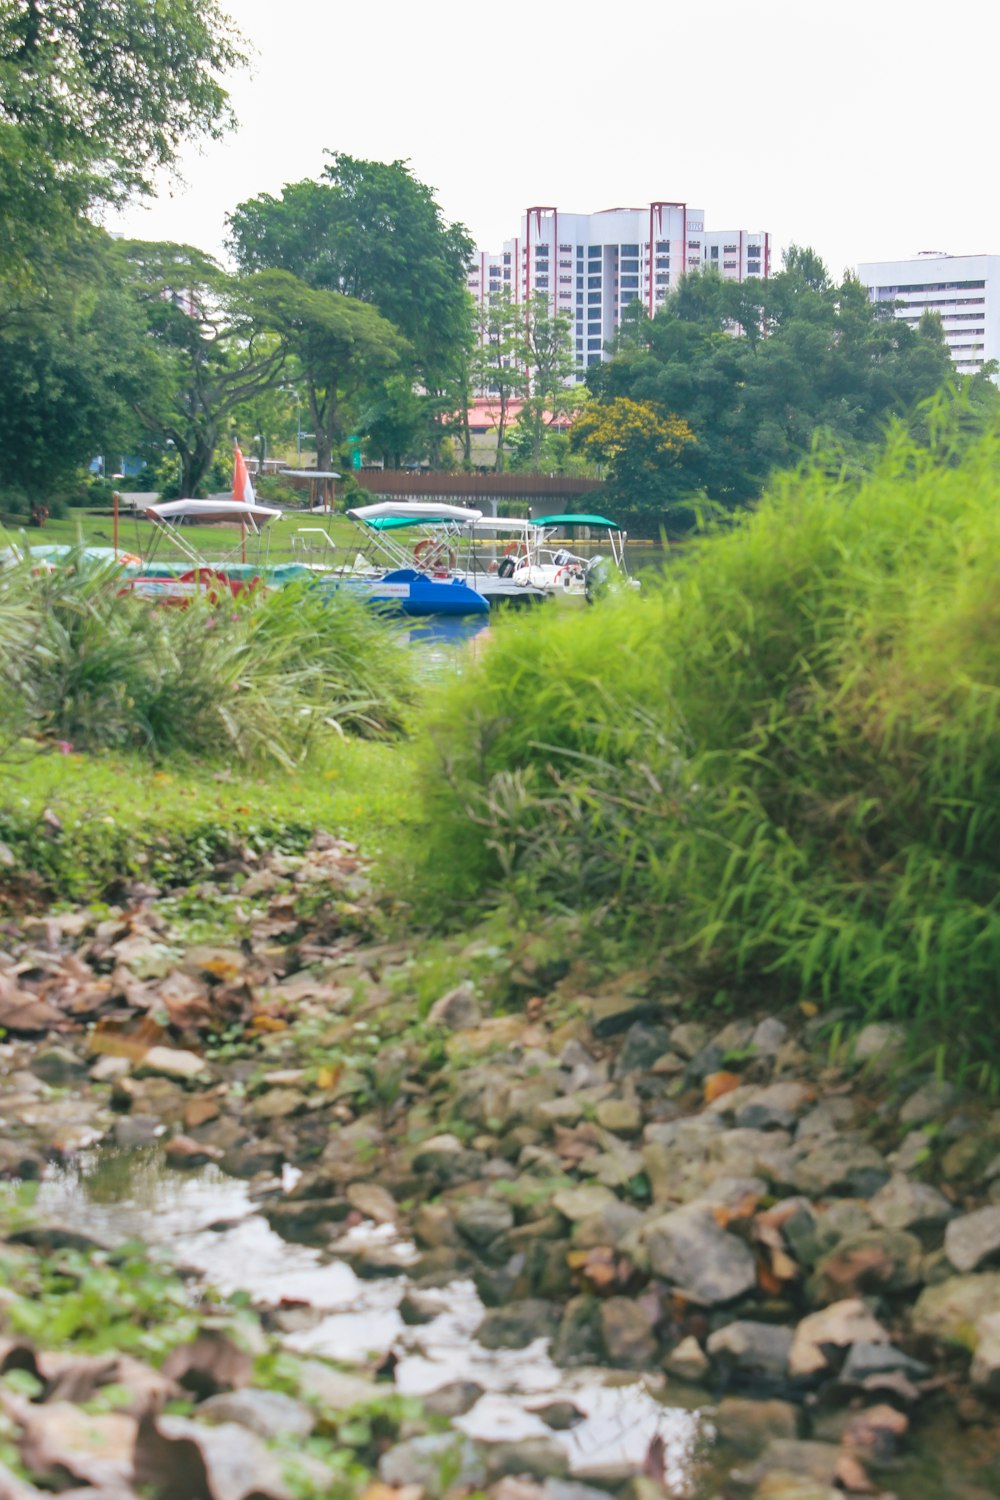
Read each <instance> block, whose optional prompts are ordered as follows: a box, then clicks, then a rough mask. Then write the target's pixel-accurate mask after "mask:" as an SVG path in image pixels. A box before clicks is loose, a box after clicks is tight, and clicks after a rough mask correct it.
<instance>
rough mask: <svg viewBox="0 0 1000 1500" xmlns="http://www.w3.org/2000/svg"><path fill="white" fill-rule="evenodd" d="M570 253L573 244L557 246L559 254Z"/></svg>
mask: <svg viewBox="0 0 1000 1500" xmlns="http://www.w3.org/2000/svg"><path fill="white" fill-rule="evenodd" d="M572 253H573V246H572V245H560V246H559V254H560V255H571V254H572Z"/></svg>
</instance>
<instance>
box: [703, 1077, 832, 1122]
mask: <svg viewBox="0 0 1000 1500" xmlns="http://www.w3.org/2000/svg"><path fill="white" fill-rule="evenodd" d="M736 1094H738V1095H740V1096H741V1098H740V1099H739V1102H738V1103H737V1105H736V1109H735V1115H736V1124H737V1125H738V1126H740V1127H741V1128H743V1129H746V1130H775V1129H777V1130H789V1129H791V1127H792V1126H793V1125H794V1124H795V1121H796V1120H797V1119H798V1117H799V1115H801V1114H802V1112H803V1111H804V1110H805V1108H806V1106H807V1105H808V1104H810V1103H811V1102H812V1099H813V1091H812V1089H810V1088H807V1087H806V1085H805V1084H804V1083H793V1082H788V1083H772V1084H769V1085H768V1086H767V1088H759V1089H749V1090H745V1089H737V1090H736ZM734 1097H735V1096H734ZM723 1102H724V1101H723V1100H720V1101H719V1103H720V1104H721V1103H723Z"/></svg>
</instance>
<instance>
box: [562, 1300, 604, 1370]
mask: <svg viewBox="0 0 1000 1500" xmlns="http://www.w3.org/2000/svg"><path fill="white" fill-rule="evenodd" d="M599 1320H600V1308H599V1304H598V1300H597V1298H596V1297H590V1296H581V1297H571V1298H570V1300H569V1301H568V1302H567V1304H566V1310H565V1312H564V1313H563V1317H562V1322H561V1323H560V1324H559V1331H558V1333H557V1334H556V1336H555V1338H554V1339H553V1341H552V1351H551V1353H552V1360H553V1362H554V1363H555V1364H557V1365H588V1364H595V1363H597V1361H598V1360H599V1359H600V1357H601V1346H600V1321H599Z"/></svg>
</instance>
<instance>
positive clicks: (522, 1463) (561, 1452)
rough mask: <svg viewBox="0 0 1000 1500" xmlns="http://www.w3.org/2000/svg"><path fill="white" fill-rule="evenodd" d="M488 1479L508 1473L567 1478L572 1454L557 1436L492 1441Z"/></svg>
mask: <svg viewBox="0 0 1000 1500" xmlns="http://www.w3.org/2000/svg"><path fill="white" fill-rule="evenodd" d="M484 1457H485V1459H486V1474H487V1478H488V1479H500V1478H502V1477H503V1475H505V1474H528V1475H530V1476H531V1478H532V1479H564V1478H565V1477H566V1475H567V1474H568V1472H569V1457H568V1455H567V1453H566V1449H565V1448H564V1447H563V1445H562V1443H560V1442H559V1441H558V1439H557V1438H549V1437H529V1438H521V1439H519V1440H518V1441H516V1442H508V1443H490V1444H489V1445H488V1446H487V1447H485V1448H484Z"/></svg>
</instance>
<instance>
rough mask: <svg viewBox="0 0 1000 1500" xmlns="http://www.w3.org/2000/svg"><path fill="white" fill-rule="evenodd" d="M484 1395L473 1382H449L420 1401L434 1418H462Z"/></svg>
mask: <svg viewBox="0 0 1000 1500" xmlns="http://www.w3.org/2000/svg"><path fill="white" fill-rule="evenodd" d="M484 1394H485V1392H484V1390H483V1387H482V1386H481V1385H478V1384H477V1382H476V1381H475V1380H450V1381H449V1382H448V1384H447V1385H441V1386H438V1388H437V1390H436V1391H430V1392H428V1394H427V1395H426V1396H424V1397H422V1398H421V1399H422V1400H423V1403H424V1408H425V1410H426V1411H429V1412H430V1413H431V1414H432V1415H433V1416H435V1417H464V1416H465V1413H466V1412H467V1411H471V1410H472V1408H473V1407H474V1406H475V1404H476V1402H477V1401H478V1400H479V1398H480V1396H482V1395H484Z"/></svg>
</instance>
